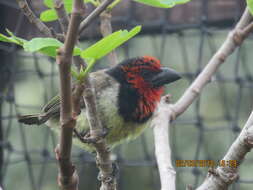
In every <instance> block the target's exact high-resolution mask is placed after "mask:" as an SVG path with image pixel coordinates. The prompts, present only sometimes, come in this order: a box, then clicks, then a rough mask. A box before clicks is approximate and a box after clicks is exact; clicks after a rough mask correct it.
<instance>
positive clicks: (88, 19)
mask: <svg viewBox="0 0 253 190" xmlns="http://www.w3.org/2000/svg"><path fill="white" fill-rule="evenodd" d="M113 1H114V0H105V1H103V2H102V3H101V4H100V5H99V6H98V7H97V8H96V9H94V11H92V13H91V14H89V16H87V17H86V18H85V19H84V21H82V23H81V24H80V27H79V34H81V33H82V32H83V31H84V29H85V28H86V27H87V26H88V25H89V24H90V23H91V22H92V21H93V20H94V19H95V18H97V17H98V15H100V13H102V12H103V11H104V10H105V9H106V8H107V7H108V6H109V5H110V4H111V3H112V2H113Z"/></svg>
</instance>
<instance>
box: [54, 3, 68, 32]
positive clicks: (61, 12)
mask: <svg viewBox="0 0 253 190" xmlns="http://www.w3.org/2000/svg"><path fill="white" fill-rule="evenodd" d="M54 9H55V11H56V13H57V16H58V21H59V23H60V26H61V29H62V31H63V33H64V34H66V33H67V30H68V25H69V16H68V14H67V12H66V9H65V6H64V4H63V2H62V0H54Z"/></svg>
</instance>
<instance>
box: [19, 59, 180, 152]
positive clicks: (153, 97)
mask: <svg viewBox="0 0 253 190" xmlns="http://www.w3.org/2000/svg"><path fill="white" fill-rule="evenodd" d="M89 76H90V81H91V84H92V86H93V87H94V91H95V97H96V103H97V111H98V116H99V118H100V119H101V123H102V126H103V128H104V129H107V130H106V131H107V133H106V135H105V137H104V138H105V139H106V142H107V145H108V146H109V148H114V147H115V146H116V145H118V144H121V143H122V142H125V141H129V140H133V139H135V138H136V137H138V136H139V135H140V134H142V133H143V131H144V129H145V128H146V127H147V126H148V125H149V123H150V121H151V118H152V115H153V113H154V111H155V109H156V107H157V105H158V103H159V101H160V99H161V96H162V94H163V92H164V86H165V85H166V84H169V83H172V82H175V81H177V80H179V79H180V78H181V76H180V74H179V73H178V72H176V71H175V70H173V69H171V68H168V67H162V65H161V63H160V60H159V59H157V58H156V57H153V56H147V55H146V56H140V57H134V58H129V59H125V60H123V61H122V62H121V63H119V64H117V65H116V66H114V67H112V68H109V69H103V70H99V71H96V72H91V73H90V75H89ZM80 107H81V112H80V114H79V115H78V116H77V122H76V126H75V130H76V132H77V133H78V134H79V135H75V134H74V135H73V142H74V144H76V145H77V146H79V147H80V148H83V149H85V150H86V151H88V152H92V151H94V146H93V145H92V144H90V143H83V142H82V141H81V140H80V138H78V136H81V137H84V136H85V135H86V134H87V133H88V132H89V124H88V123H89V122H88V120H87V117H86V115H85V111H86V110H85V103H84V101H83V100H81V101H80ZM59 118H60V97H59V95H57V96H55V97H54V98H52V99H51V101H49V103H47V104H46V105H45V106H44V107H43V108H42V111H41V113H38V114H33V115H23V116H19V118H18V121H19V122H20V123H24V124H27V125H42V124H44V123H45V124H46V125H47V126H49V127H50V128H51V129H52V130H54V131H56V132H57V131H58V133H59V131H60V123H59Z"/></svg>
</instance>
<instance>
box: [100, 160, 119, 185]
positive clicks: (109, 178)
mask: <svg viewBox="0 0 253 190" xmlns="http://www.w3.org/2000/svg"><path fill="white" fill-rule="evenodd" d="M112 169H113V170H112V173H110V174H107V175H103V174H102V173H101V171H100V172H99V174H98V177H97V178H98V180H99V181H102V182H105V183H112V182H113V181H114V180H117V179H118V178H119V167H118V164H117V163H115V162H113V163H112Z"/></svg>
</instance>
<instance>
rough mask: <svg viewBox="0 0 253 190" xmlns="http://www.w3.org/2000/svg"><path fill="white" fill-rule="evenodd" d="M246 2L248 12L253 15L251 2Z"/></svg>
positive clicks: (251, 0)
mask: <svg viewBox="0 0 253 190" xmlns="http://www.w3.org/2000/svg"><path fill="white" fill-rule="evenodd" d="M246 2H247V6H248V8H249V12H250V13H251V14H252V15H253V0H247V1H246Z"/></svg>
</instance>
